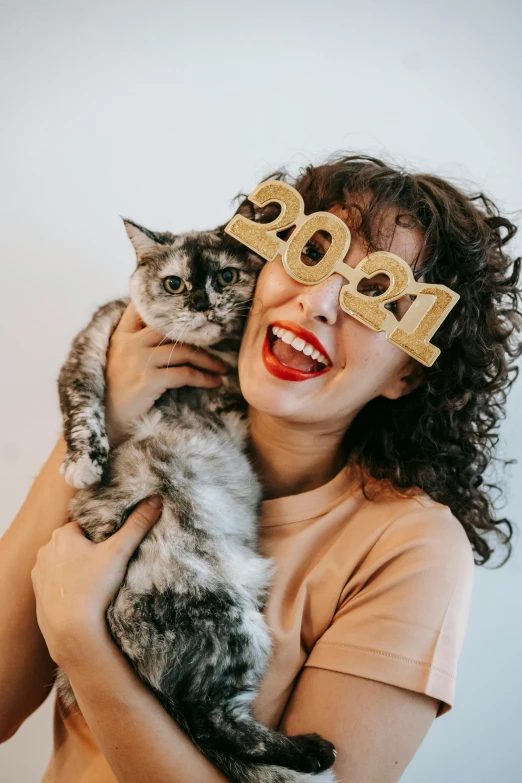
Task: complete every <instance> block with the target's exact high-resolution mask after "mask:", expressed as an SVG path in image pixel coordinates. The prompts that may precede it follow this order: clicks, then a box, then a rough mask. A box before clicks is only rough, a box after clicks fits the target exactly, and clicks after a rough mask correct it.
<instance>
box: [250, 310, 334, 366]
mask: <svg viewBox="0 0 522 783" xmlns="http://www.w3.org/2000/svg"><path fill="white" fill-rule="evenodd" d="M276 333H277V334H276ZM295 338H297V340H296V339H295ZM292 342H295V345H296V348H293V347H292V346H291V343H292ZM262 359H263V363H264V365H265V367H266V369H267V370H268V372H269V373H271V375H274V376H275V377H276V378H280V379H282V380H285V381H307V380H310V379H311V378H317V377H319V376H320V375H324V374H325V373H327V372H328V371H329V370H330V369H331V366H332V361H331V359H330V357H329V356H328V353H327V352H326V349H325V348H324V346H323V345H322V344H321V342H320V341H319V339H318V338H317V337H316V336H315V335H314V334H312V332H309V331H308V330H307V329H304V328H303V327H302V326H299V324H296V323H293V322H292V321H275V322H274V323H273V324H270V326H269V327H268V329H267V332H266V335H265V339H264V343H263V350H262Z"/></svg>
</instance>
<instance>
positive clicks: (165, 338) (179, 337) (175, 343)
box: [144, 324, 189, 371]
mask: <svg viewBox="0 0 522 783" xmlns="http://www.w3.org/2000/svg"><path fill="white" fill-rule="evenodd" d="M188 326H189V325H188V324H185V326H183V327H181V332H180V333H179V334H178V336H177V337H176V338H175V342H174V344H173V346H172V351H173V350H174V348H175V347H176V345H177V344H178V343H179V341H180V340H181V338H182V337H183V335H184V334H185V332H186V331H187V329H188ZM176 329H179V327H178V326H174V327H173V328H172V329H171V330H170V332H167V334H166V335H165V336H164V337H163V338H162V339H161V340H160V342H159V343H158V344H157V345H156V346H155V348H154V350H153V351H152V352H151V354H150V356H149V358H148V359H147V364H146V365H145V368H144V371H145V370H146V369H147V367H148V366H149V364H150V362H151V360H152V357H153V356H154V352H155V351H157V349H158V348H160V346H162V345H164V344H165V343H166V342H168V340H169V339H170V338H171V337H172V335H173V334H174V332H175V331H176ZM172 351H171V352H170V354H169V360H168V362H167V367H166V369H168V368H169V362H170V358H171V356H172Z"/></svg>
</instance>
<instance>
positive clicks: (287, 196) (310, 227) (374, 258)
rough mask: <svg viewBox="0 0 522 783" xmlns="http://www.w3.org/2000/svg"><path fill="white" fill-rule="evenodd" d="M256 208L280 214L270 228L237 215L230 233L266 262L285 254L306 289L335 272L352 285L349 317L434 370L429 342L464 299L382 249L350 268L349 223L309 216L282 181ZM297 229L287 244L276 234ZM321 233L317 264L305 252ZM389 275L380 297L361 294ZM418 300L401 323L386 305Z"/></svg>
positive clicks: (266, 189)
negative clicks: (323, 246) (419, 277)
mask: <svg viewBox="0 0 522 783" xmlns="http://www.w3.org/2000/svg"><path fill="white" fill-rule="evenodd" d="M248 198H249V200H250V201H252V202H253V203H254V204H257V206H260V207H264V206H266V205H267V204H270V203H273V202H276V203H278V204H279V205H280V206H281V212H280V214H279V215H278V216H277V218H276V219H275V220H273V221H272V222H270V223H255V222H254V221H253V220H249V219H248V218H246V217H244V216H243V215H234V217H233V218H232V220H230V222H229V223H228V224H227V225H226V227H225V232H226V233H227V234H229V235H230V236H231V237H234V239H237V240H238V241H239V242H241V243H242V244H244V245H246V246H247V247H249V248H250V249H251V250H253V251H254V252H255V253H257V254H258V255H260V256H261V257H262V258H264V259H265V260H267V261H273V260H274V259H275V258H276V257H277V256H278V255H279V254H281V255H282V260H283V266H284V268H285V269H286V271H287V272H288V274H289V275H290V276H291V277H293V278H294V280H297V281H298V282H300V283H304V284H305V285H317V284H318V283H322V282H323V281H324V280H326V279H327V278H329V277H330V275H333V274H335V273H336V272H337V273H339V274H340V275H342V276H343V277H344V278H346V280H347V281H348V283H347V285H344V286H343V287H342V288H341V291H340V292H339V305H340V307H341V308H342V310H344V312H345V313H348V314H349V315H351V316H353V317H354V318H357V320H358V321H360V322H361V323H363V324H366V326H369V327H370V328H371V329H373V330H374V331H376V332H385V334H386V339H387V340H388V342H390V343H392V344H393V345H395V346H397V348H400V349H401V350H403V351H405V352H406V353H407V354H409V355H410V356H412V357H413V358H414V359H417V361H419V362H421V364H424V365H425V366H426V367H431V365H432V364H433V363H434V361H435V360H436V359H437V357H438V356H439V354H440V349H439V348H437V347H436V346H435V345H432V343H431V342H430V339H431V337H433V335H434V334H435V332H436V331H437V329H438V328H439V326H440V325H441V323H442V322H443V321H444V319H445V318H446V316H447V315H448V313H449V312H450V310H451V309H452V308H453V307H454V306H455V305H456V304H457V302H458V300H459V299H460V296H459V294H457V293H455V291H452V290H451V288H448V287H447V286H445V285H438V284H434V283H418V282H417V281H416V280H415V278H414V277H413V272H412V270H411V267H410V266H409V264H407V263H406V261H404V260H403V259H402V258H400V257H399V256H396V255H395V254H394V253H389V252H387V251H385V250H379V251H377V252H375V253H370V254H369V255H367V256H366V257H365V258H363V259H362V261H360V262H359V263H358V264H357V266H356V267H351V266H349V265H348V264H345V263H344V261H343V259H344V258H345V256H346V254H347V252H348V249H349V247H350V242H351V235H350V230H349V228H348V226H347V225H346V223H344V222H343V221H342V220H341V219H340V218H338V217H337V216H336V215H333V214H332V213H331V212H314V213H313V214H311V215H305V211H304V201H303V199H302V197H301V194H300V193H298V191H297V190H296V189H295V188H293V187H292V186H291V185H288V184H287V183H286V182H280V181H279V180H266V181H265V182H261V184H259V185H258V186H257V187H256V188H255V189H254V190H253V191H252V193H250V195H249V196H248ZM292 226H294V227H295V228H294V231H293V232H292V234H291V236H290V237H289V238H288V239H286V240H283V239H281V238H280V237H278V236H277V233H279V232H281V231H283V230H284V229H287V228H290V227H292ZM318 231H324V232H327V233H328V234H329V235H330V236H331V243H330V246H329V247H328V249H327V250H326V252H325V254H324V255H323V256H322V258H320V259H319V260H318V261H317V263H315V264H313V265H312V266H310V265H309V264H307V263H305V262H304V261H303V248H304V247H305V246H306V245H307V244H308V243H309V242H310V239H311V238H312V237H313V235H314V234H315V233H316V232H318ZM379 274H382V275H386V277H388V278H389V280H390V283H389V285H388V287H387V288H386V290H385V291H383V292H382V294H380V295H378V296H368V295H367V294H365V293H364V292H362V291H359V290H358V285H359V283H360V282H361V280H364V279H366V278H372V277H374V276H376V275H379ZM408 294H410V295H412V296H414V297H415V300H414V301H413V303H412V304H411V306H410V307H409V308H408V310H407V311H406V313H405V314H404V315H403V317H402V318H401V320H400V321H399V320H398V319H397V318H396V317H395V315H394V313H393V312H391V311H390V310H389V309H387V307H386V305H388V307H389V305H390V304H391V303H392V302H395V301H397V300H399V299H401V298H402V297H404V296H406V295H408Z"/></svg>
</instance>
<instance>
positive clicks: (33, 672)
mask: <svg viewBox="0 0 522 783" xmlns="http://www.w3.org/2000/svg"><path fill="white" fill-rule="evenodd" d="M64 454H65V443H64V442H63V440H62V439H60V440H59V441H58V443H57V444H56V447H55V448H54V450H53V452H52V454H51V456H50V457H49V459H48V460H47V462H46V463H45V465H44V466H43V468H42V470H41V471H40V474H39V475H38V477H37V478H36V479H35V481H34V483H33V485H32V487H31V490H30V492H29V494H28V496H27V498H26V500H25V502H24V504H23V506H22V508H21V509H20V511H19V512H18V514H17V516H16V518H15V519H14V521H13V522H12V524H11V526H10V527H9V529H8V530H7V532H6V533H5V535H4V536H3V538H2V539H1V540H0V740H5V739H7V738H8V737H9V736H11V735H12V734H13V733H14V732H15V731H16V729H17V728H18V726H19V725H20V723H22V722H23V720H24V719H25V718H26V717H27V716H28V715H30V714H31V713H32V712H33V711H34V710H35V709H36V708H37V707H38V706H39V705H40V704H41V703H42V701H43V700H44V699H45V697H46V696H47V694H48V693H49V690H50V686H51V682H52V676H53V671H54V669H55V668H56V665H55V663H54V662H53V661H52V660H51V658H50V657H49V653H48V651H47V647H46V644H45V642H44V640H43V637H42V635H41V633H40V629H39V627H38V623H37V621H36V606H35V597H34V591H33V586H32V583H31V569H32V568H33V566H34V564H35V562H36V555H37V552H38V550H39V549H40V547H41V546H43V545H44V544H45V543H46V542H47V541H48V540H49V539H50V537H51V534H52V532H53V530H54V529H55V528H56V527H59V526H61V525H63V524H64V523H65V522H66V521H67V518H68V515H67V509H68V504H69V501H70V499H71V497H72V496H73V495H74V492H75V490H74V489H73V488H71V487H69V486H67V484H66V483H65V481H64V480H63V478H62V476H61V475H60V474H59V472H58V471H59V467H60V464H61V461H62V458H63V456H64Z"/></svg>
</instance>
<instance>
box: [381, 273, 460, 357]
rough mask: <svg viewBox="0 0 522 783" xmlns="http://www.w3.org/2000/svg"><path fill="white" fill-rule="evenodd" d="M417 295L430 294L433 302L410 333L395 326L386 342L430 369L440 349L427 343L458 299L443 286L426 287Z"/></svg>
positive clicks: (457, 295)
mask: <svg viewBox="0 0 522 783" xmlns="http://www.w3.org/2000/svg"><path fill="white" fill-rule="evenodd" d="M416 293H417V294H431V295H432V296H434V297H435V301H434V302H433V303H432V304H431V306H430V308H429V309H428V311H427V312H426V313H425V315H424V317H423V318H421V320H420V321H419V323H418V324H417V326H416V327H415V329H414V330H413V331H412V332H406V331H405V330H404V329H402V328H401V327H400V326H397V327H396V328H395V329H394V330H393V332H391V334H390V335H389V336H388V340H389V341H390V343H393V345H396V346H397V348H402V350H403V351H406V353H409V354H410V356H413V358H414V359H417V361H419V362H421V363H422V364H424V365H425V366H426V367H431V365H432V364H433V362H434V361H435V359H436V358H437V357H438V356H439V354H440V348H437V347H436V346H435V345H432V344H431V343H430V342H429V339H430V337H433V335H434V334H435V332H436V331H437V329H438V328H439V326H440V325H441V323H442V322H443V321H444V319H445V318H446V316H447V315H448V313H449V312H450V310H451V309H452V308H453V307H454V306H455V305H456V304H457V302H458V300H459V299H460V296H459V294H456V293H455V291H452V290H451V288H447V287H446V286H445V285H426V286H424V287H423V288H420V289H418V291H417V292H416Z"/></svg>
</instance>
